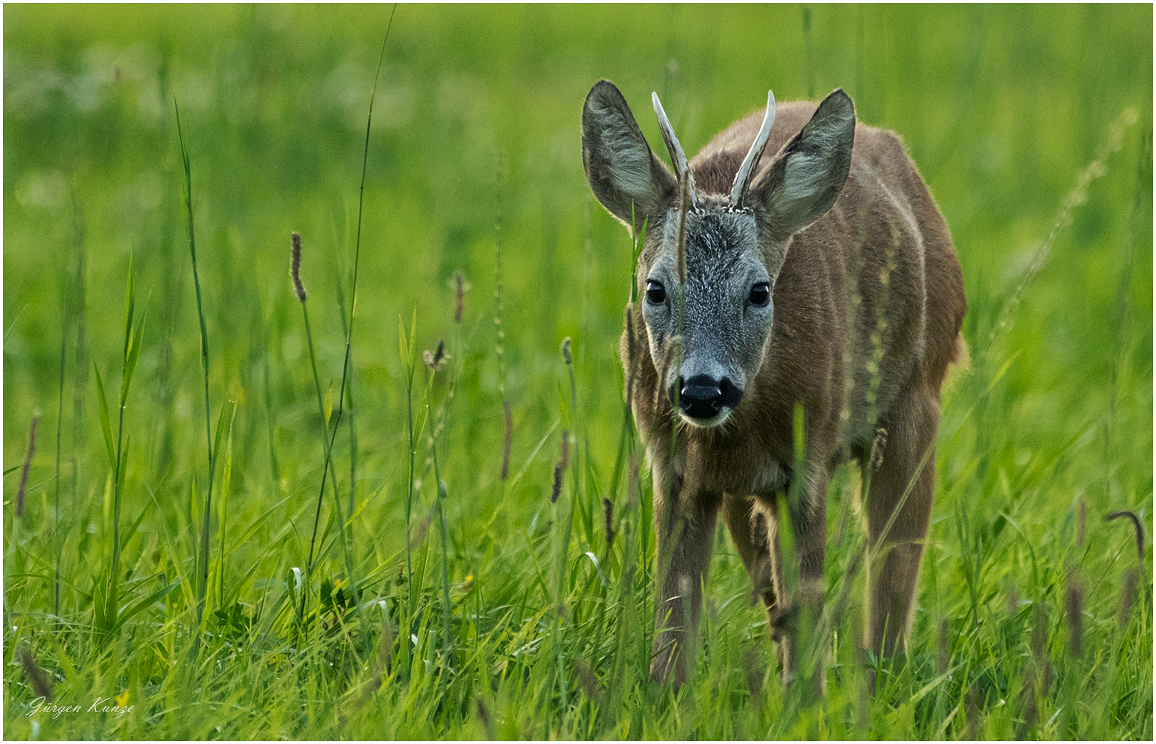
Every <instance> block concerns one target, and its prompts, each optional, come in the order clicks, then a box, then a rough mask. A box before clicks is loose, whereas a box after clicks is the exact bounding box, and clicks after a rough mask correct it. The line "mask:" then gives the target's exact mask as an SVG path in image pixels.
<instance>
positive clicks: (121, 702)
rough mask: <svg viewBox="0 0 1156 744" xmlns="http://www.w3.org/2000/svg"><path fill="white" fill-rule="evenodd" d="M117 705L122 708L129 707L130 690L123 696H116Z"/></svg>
mask: <svg viewBox="0 0 1156 744" xmlns="http://www.w3.org/2000/svg"><path fill="white" fill-rule="evenodd" d="M116 704H117V705H118V706H119V707H121V708H126V707H128V690H125V691H124V693H123V694H121V695H117V696H116Z"/></svg>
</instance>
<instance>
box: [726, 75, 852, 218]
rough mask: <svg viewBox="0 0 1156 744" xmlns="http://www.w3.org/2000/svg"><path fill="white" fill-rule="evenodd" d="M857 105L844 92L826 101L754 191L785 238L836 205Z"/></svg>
mask: <svg viewBox="0 0 1156 744" xmlns="http://www.w3.org/2000/svg"><path fill="white" fill-rule="evenodd" d="M854 142H855V105H854V104H853V103H851V99H850V98H849V97H848V96H847V94H846V93H844V92H843V90H842V89H841V88H840V89H839V90H836V91H835V92H834V93H832V94H831V95H829V96H827V98H826V99H824V100H823V102H822V103H821V104H819V108H818V109H817V110H816V111H815V113H814V115H813V116H812V117H811V120H810V121H809V122H807V125H806V126H805V127H803V131H801V132H799V133H798V134H797V135H795V137H794V139H792V140H791V141H790V142H788V143H787V144H786V146H785V147H783V149H782V150H780V151H779V154H778V155H776V156H775V160H774V162H772V163H771V166H770V167H769V168H768V169H767V170H766V172H765V175H763V176H762V177H761V178H760V179H759V180H758V181H756V182H755V183H754V184H753V185H752V186H751V194H750V197H749V200H750V201H756V202H759V203H761V204H762V205H763V207H764V208H765V209H766V210H767V213H768V215H769V216H770V219H771V224H772V225H773V226H774V229H775V231H776V232H778V233H779V234H780V235H781V237H783V238H786V237H789V236H790V235H792V234H794V233H796V232H798V231H799V230H802V229H803V228H805V227H807V226H808V225H810V224H811V223H812V222H814V221H815V220H817V219H819V218H820V217H822V216H823V215H824V214H826V213H827V210H829V209H830V208H831V205H832V204H834V203H835V199H837V198H838V197H839V193H840V192H841V191H842V190H843V185H844V184H845V183H846V182H847V173H848V172H849V171H850V169H851V148H852V146H853V145H854Z"/></svg>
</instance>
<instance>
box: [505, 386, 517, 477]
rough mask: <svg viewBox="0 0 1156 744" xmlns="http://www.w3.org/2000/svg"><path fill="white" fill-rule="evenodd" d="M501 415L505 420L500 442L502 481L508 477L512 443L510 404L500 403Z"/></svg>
mask: <svg viewBox="0 0 1156 744" xmlns="http://www.w3.org/2000/svg"><path fill="white" fill-rule="evenodd" d="M502 413H503V415H504V416H505V418H506V436H505V438H504V439H503V440H502V480H503V481H504V480H506V479H507V478H509V477H510V447H511V446H512V445H513V443H514V417H513V414H511V412H510V402H509V401H508V400H503V401H502Z"/></svg>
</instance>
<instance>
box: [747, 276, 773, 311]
mask: <svg viewBox="0 0 1156 744" xmlns="http://www.w3.org/2000/svg"><path fill="white" fill-rule="evenodd" d="M770 301H771V285H770V284H768V283H767V282H759V283H758V284H756V285H755V286H753V287H751V304H752V305H754V306H756V307H766V306H767V303H768V302H770Z"/></svg>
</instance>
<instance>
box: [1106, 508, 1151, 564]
mask: <svg viewBox="0 0 1156 744" xmlns="http://www.w3.org/2000/svg"><path fill="white" fill-rule="evenodd" d="M1120 517H1127V518H1128V519H1130V520H1132V526H1133V527H1134V528H1135V529H1136V557H1137V558H1139V559H1140V563H1143V562H1144V525H1142V524H1140V517H1138V516H1136V512H1133V511H1118V512H1111V513H1110V514H1108V515H1107V516H1106V517H1104V521H1105V522H1111V521H1112V520H1113V519H1119V518H1120Z"/></svg>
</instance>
